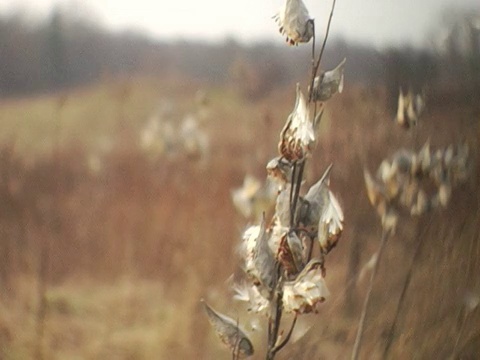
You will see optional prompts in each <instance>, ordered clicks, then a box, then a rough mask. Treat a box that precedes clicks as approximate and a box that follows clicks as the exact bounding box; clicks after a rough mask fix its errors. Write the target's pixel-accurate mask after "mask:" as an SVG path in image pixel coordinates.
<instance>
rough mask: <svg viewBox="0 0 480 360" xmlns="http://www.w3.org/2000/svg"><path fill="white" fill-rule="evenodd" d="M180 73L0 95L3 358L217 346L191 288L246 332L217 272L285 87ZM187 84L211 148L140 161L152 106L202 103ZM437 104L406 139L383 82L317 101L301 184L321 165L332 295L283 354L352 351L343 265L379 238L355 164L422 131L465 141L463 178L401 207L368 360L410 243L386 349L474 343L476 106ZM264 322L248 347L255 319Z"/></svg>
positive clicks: (468, 353)
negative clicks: (340, 228) (336, 210)
mask: <svg viewBox="0 0 480 360" xmlns="http://www.w3.org/2000/svg"><path fill="white" fill-rule="evenodd" d="M185 84H187V82H185V83H184V82H181V81H167V80H161V79H153V78H149V79H146V78H135V79H123V80H119V81H109V82H103V83H99V84H96V85H92V86H89V87H85V88H82V89H73V90H70V91H66V92H64V93H61V94H51V95H43V96H38V97H35V98H22V99H8V100H2V101H0V128H1V129H2V136H1V143H0V173H1V176H0V231H1V234H2V237H1V238H0V239H1V240H0V257H1V260H0V294H1V295H0V358H4V359H35V358H37V359H42V358H43V359H187V358H188V359H218V358H230V357H231V356H230V354H229V353H228V351H226V350H224V349H223V348H222V347H221V345H220V343H218V341H217V339H216V338H215V335H214V334H213V331H211V329H210V328H209V325H208V322H207V320H206V317H205V315H204V313H203V312H202V309H201V307H200V305H199V300H200V298H202V297H203V298H206V299H208V300H209V302H211V303H212V305H214V306H215V307H216V308H218V309H219V310H221V311H225V312H229V313H230V314H231V315H232V316H237V315H238V317H239V318H240V321H241V322H243V321H244V319H245V324H246V327H247V329H250V327H251V326H250V325H249V324H250V320H252V319H251V318H250V317H249V316H248V315H247V314H246V313H245V311H244V309H243V308H242V307H241V306H240V305H238V304H236V303H234V302H233V300H231V298H230V295H231V294H230V292H229V291H228V287H227V285H226V281H227V279H228V277H229V276H230V274H232V273H233V272H235V271H236V269H237V267H238V258H237V254H236V253H235V248H236V245H237V243H238V241H239V238H240V234H241V232H242V230H243V229H244V228H245V226H246V225H247V221H246V220H245V219H243V218H242V217H241V216H240V215H239V214H238V213H236V211H235V209H234V208H233V205H232V202H231V200H230V192H231V190H232V189H233V188H236V187H239V186H240V185H241V184H242V181H243V178H244V176H245V174H246V173H247V172H248V173H252V174H254V175H256V176H257V177H259V178H264V177H265V175H266V174H265V170H264V166H265V164H266V162H267V161H268V160H269V159H270V158H272V157H274V156H276V143H277V140H278V134H279V132H280V130H281V128H282V126H283V124H284V121H285V118H286V116H287V115H288V114H289V112H290V111H291V108H292V106H293V102H294V95H295V94H294V91H291V89H293V88H285V89H278V90H277V91H275V92H273V93H271V94H270V95H269V96H268V97H266V98H264V99H261V100H258V101H256V102H253V101H251V100H246V99H244V98H242V97H241V96H240V95H239V94H238V93H237V92H236V91H235V89H233V88H223V87H214V86H211V87H204V86H202V84H197V83H195V82H191V81H190V82H189V83H188V85H185ZM198 90H202V91H204V92H205V93H206V94H207V95H206V96H207V99H208V105H206V106H207V107H208V112H207V114H208V115H207V116H206V120H205V123H204V124H203V125H202V126H203V129H204V131H205V132H206V133H207V134H208V136H209V138H210V147H209V151H208V155H207V156H206V158H205V159H198V158H192V157H190V156H186V155H184V154H182V153H177V154H175V155H174V156H167V155H162V154H160V155H159V156H156V157H152V156H151V154H149V153H148V151H145V149H143V148H142V147H141V146H140V140H139V139H140V134H141V131H142V129H143V128H144V126H145V124H146V123H147V121H148V119H149V118H150V116H151V114H152V113H154V112H155V111H157V108H158V106H159V104H160V103H162V102H165V101H168V102H169V103H171V104H172V109H173V110H172V114H171V121H172V122H173V124H174V126H179V124H180V122H181V121H182V120H183V118H184V117H185V115H186V114H188V113H192V112H195V111H197V110H198V109H197V108H198V104H197V103H196V102H195V98H196V96H197V92H198ZM447 100H448V98H447V97H445V98H444V97H442V96H441V95H440V94H436V95H435V96H433V97H432V101H431V102H430V104H431V105H430V106H429V107H428V111H427V113H426V116H425V118H424V120H423V122H422V123H421V125H420V127H419V129H418V133H417V135H416V137H413V136H412V135H411V134H410V133H406V132H403V131H402V130H401V129H399V128H397V127H396V126H395V124H394V123H393V122H392V121H391V118H393V114H391V113H390V112H389V111H387V110H386V108H385V104H386V99H385V93H384V91H383V90H382V89H373V90H372V89H362V88H359V87H356V86H347V89H346V92H345V93H343V94H342V95H340V96H337V97H336V98H334V99H333V100H332V101H331V102H329V104H328V107H327V112H326V114H325V117H324V120H323V123H322V129H321V140H320V142H319V146H318V148H317V149H316V151H317V154H316V156H315V157H314V159H316V160H315V162H312V163H309V164H308V168H307V183H308V184H310V183H312V181H314V180H315V179H316V178H318V176H319V175H320V174H321V173H322V172H323V169H324V168H325V167H326V166H327V165H328V164H329V163H331V162H333V163H334V168H333V174H332V185H333V191H334V192H335V194H336V195H338V198H339V200H340V202H341V204H342V207H343V209H344V212H345V232H344V234H343V236H342V239H341V241H340V244H339V245H338V247H337V249H335V251H334V252H332V254H331V255H330V256H329V258H328V263H327V278H326V280H327V284H328V286H329V288H330V291H331V293H332V297H331V299H330V301H328V302H327V303H326V304H325V306H324V308H323V309H322V311H321V312H320V314H318V315H316V316H309V317H307V318H305V319H302V322H301V323H300V326H299V329H300V330H302V329H303V330H306V329H308V328H310V330H308V331H307V332H306V334H305V335H304V336H303V337H299V338H298V340H296V341H295V342H294V343H293V344H290V345H289V346H287V348H286V350H285V351H283V352H281V353H280V354H279V356H278V357H279V358H280V359H292V358H295V359H329V360H330V359H345V358H348V357H349V356H350V352H351V348H352V346H353V341H354V337H355V330H356V326H357V323H358V318H359V316H360V306H361V304H362V302H363V298H364V295H365V288H366V286H367V280H366V279H358V280H357V279H356V276H354V275H356V274H358V273H359V272H360V268H361V267H362V266H363V265H364V264H365V263H367V262H368V260H369V259H370V257H371V256H372V254H373V253H374V252H375V249H376V246H377V245H378V241H379V238H380V224H379V221H378V219H377V218H376V216H375V213H374V210H373V209H372V208H371V206H370V204H369V203H368V199H367V196H366V194H365V191H364V183H363V167H364V166H367V167H368V168H369V169H370V170H372V171H373V170H374V169H376V167H377V166H378V165H379V164H380V161H381V159H383V158H385V157H387V156H389V155H391V154H393V153H394V152H395V151H396V150H397V149H398V148H400V147H410V148H411V147H415V148H418V147H420V146H421V145H422V144H423V142H425V141H426V140H427V139H428V138H429V139H430V142H431V145H432V147H434V148H435V147H439V146H445V145H447V144H449V143H452V142H454V143H456V142H460V141H463V140H466V141H468V142H469V144H470V149H471V173H470V177H469V181H468V182H467V183H466V184H465V185H464V186H463V187H462V188H460V189H457V190H455V191H454V194H453V197H452V201H451V203H450V205H449V207H448V208H447V209H445V210H441V211H440V210H439V211H435V212H433V213H430V214H427V215H425V216H423V217H422V218H420V219H417V220H412V219H407V218H405V219H402V220H401V223H400V228H399V231H398V233H397V235H396V236H395V237H393V238H392V239H391V240H390V242H389V243H388V244H387V250H386V254H385V258H384V262H383V263H382V264H381V268H380V269H381V270H380V272H381V273H380V276H379V277H378V278H377V283H376V285H375V291H374V295H373V300H372V301H373V303H372V305H373V306H372V308H373V309H374V311H372V312H371V313H370V315H369V318H368V322H367V330H366V334H365V343H364V347H363V354H364V358H369V359H377V358H381V354H382V351H383V347H384V343H385V340H386V334H387V331H388V329H389V326H390V324H391V322H392V320H393V314H394V312H395V309H396V307H397V302H398V298H399V296H400V291H401V289H402V287H403V284H404V282H405V277H406V274H407V270H408V267H409V264H410V263H411V261H412V258H413V254H414V249H415V245H416V243H417V242H419V241H422V242H421V247H420V253H419V256H418V258H417V259H416V262H415V265H414V267H413V272H412V278H411V282H410V286H409V287H408V289H407V292H406V295H405V298H404V302H405V303H404V306H403V307H402V311H401V312H400V315H399V320H400V321H399V324H398V328H397V332H396V336H395V338H394V341H393V345H392V351H391V353H390V354H391V358H394V359H410V358H416V359H424V358H449V356H450V355H451V354H452V351H453V349H454V348H455V344H456V343H457V346H456V353H457V355H458V358H462V359H474V358H475V354H478V353H480V326H479V325H478V324H480V310H479V307H478V306H477V307H476V308H475V309H473V310H472V311H470V312H469V311H466V309H467V307H466V305H465V304H466V299H472V298H473V299H475V298H476V297H479V296H480V283H479V280H478V272H479V270H480V244H479V242H480V241H479V227H478V223H479V221H480V213H479V210H478V209H479V206H478V204H479V203H480V197H479V191H478V189H479V177H478V172H477V164H478V157H477V150H476V149H477V148H478V140H479V135H480V129H479V125H480V118H479V117H478V114H474V113H473V112H472V111H471V109H469V107H468V106H467V105H466V104H464V103H462V102H459V101H457V100H455V101H454V102H453V101H451V102H449V101H447ZM42 304H43V310H42ZM464 319H465V320H464ZM260 320H261V321H260V325H263V328H260V329H259V330H255V331H253V332H252V338H253V341H254V345H255V347H256V349H257V355H256V356H255V357H254V358H255V359H257V358H258V359H261V358H262V355H261V353H262V352H261V349H262V346H263V344H264V338H265V333H266V329H265V324H264V319H260ZM297 337H298V336H297ZM367 354H368V355H367ZM460 354H463V355H462V356H463V357H461V356H460Z"/></svg>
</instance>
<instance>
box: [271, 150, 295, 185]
mask: <svg viewBox="0 0 480 360" xmlns="http://www.w3.org/2000/svg"><path fill="white" fill-rule="evenodd" d="M266 169H267V174H268V176H269V177H270V178H272V179H273V180H275V181H276V182H277V183H278V184H279V189H280V190H282V189H284V188H285V186H286V185H287V184H288V183H290V181H291V179H292V164H291V163H290V162H289V161H287V160H286V159H284V158H283V157H281V156H278V157H276V158H274V159H272V160H270V161H269V162H268V164H267V167H266Z"/></svg>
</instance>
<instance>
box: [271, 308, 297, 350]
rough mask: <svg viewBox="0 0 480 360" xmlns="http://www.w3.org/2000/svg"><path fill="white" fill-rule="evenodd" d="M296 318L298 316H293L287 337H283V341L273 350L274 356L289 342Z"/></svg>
mask: <svg viewBox="0 0 480 360" xmlns="http://www.w3.org/2000/svg"><path fill="white" fill-rule="evenodd" d="M297 317H298V315H297V314H295V317H294V318H293V321H292V325H291V326H290V330H288V334H287V336H286V337H285V339H283V341H282V342H281V343H280V344H278V345H277V346H275V347H274V348H273V350H272V352H273V353H274V354H276V353H277V352H278V351H280V350H282V349H283V347H284V346H285V345H287V343H288V342H289V341H290V337H291V336H292V333H293V329H294V328H295V325H296V323H297Z"/></svg>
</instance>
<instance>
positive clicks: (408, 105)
mask: <svg viewBox="0 0 480 360" xmlns="http://www.w3.org/2000/svg"><path fill="white" fill-rule="evenodd" d="M424 110H425V100H424V97H423V95H420V94H416V95H414V94H413V92H412V91H411V90H410V91H409V92H408V93H407V95H404V94H403V91H402V89H400V90H399V94H398V105H397V116H396V117H395V120H396V122H397V123H398V124H399V125H400V126H402V127H403V128H405V129H409V128H410V127H411V126H415V125H417V123H418V119H419V118H420V116H421V115H422V113H423V111H424Z"/></svg>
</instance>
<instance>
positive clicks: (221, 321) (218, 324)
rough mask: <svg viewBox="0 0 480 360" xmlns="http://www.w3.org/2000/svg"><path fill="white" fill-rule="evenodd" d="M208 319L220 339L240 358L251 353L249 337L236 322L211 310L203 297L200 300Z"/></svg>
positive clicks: (251, 347)
mask: <svg viewBox="0 0 480 360" xmlns="http://www.w3.org/2000/svg"><path fill="white" fill-rule="evenodd" d="M201 302H202V304H203V306H204V309H205V312H206V313H207V316H208V321H209V322H210V324H211V325H212V326H213V328H214V329H215V332H216V333H217V335H218V337H219V338H220V340H221V341H222V342H223V343H224V344H225V345H226V346H227V347H228V348H229V349H230V351H232V353H234V354H238V356H239V357H240V358H247V357H249V356H252V355H253V345H252V342H251V341H250V339H249V338H248V337H247V336H246V335H245V333H244V332H243V331H242V330H241V329H240V327H239V326H238V325H237V322H236V321H234V320H233V319H231V318H229V317H228V316H226V315H223V314H220V313H219V312H217V311H215V310H213V309H212V308H211V307H210V306H209V305H208V304H207V303H206V302H205V301H204V300H203V299H202V300H201Z"/></svg>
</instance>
